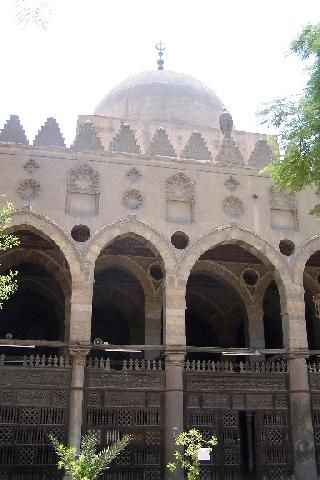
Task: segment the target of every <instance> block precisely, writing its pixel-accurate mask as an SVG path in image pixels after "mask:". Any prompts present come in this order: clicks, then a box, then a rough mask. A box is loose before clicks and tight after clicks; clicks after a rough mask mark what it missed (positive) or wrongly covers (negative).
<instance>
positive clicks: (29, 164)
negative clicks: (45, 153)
mask: <svg viewBox="0 0 320 480" xmlns="http://www.w3.org/2000/svg"><path fill="white" fill-rule="evenodd" d="M23 168H24V169H25V171H26V172H27V173H28V174H29V175H33V174H34V173H35V172H36V171H37V169H38V168H39V164H38V162H36V161H35V160H34V159H33V158H30V159H29V160H27V161H26V163H25V164H24V166H23Z"/></svg>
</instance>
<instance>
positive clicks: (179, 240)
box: [171, 232, 189, 250]
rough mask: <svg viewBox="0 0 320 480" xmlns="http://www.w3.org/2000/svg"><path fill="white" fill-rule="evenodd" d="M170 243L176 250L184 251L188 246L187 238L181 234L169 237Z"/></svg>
mask: <svg viewBox="0 0 320 480" xmlns="http://www.w3.org/2000/svg"><path fill="white" fill-rule="evenodd" d="M171 243H172V245H173V246H174V247H175V248H177V249H178V250H184V249H185V248H186V247H187V246H188V245H189V237H188V235H186V234H185V233H183V232H175V233H174V234H173V235H172V237H171Z"/></svg>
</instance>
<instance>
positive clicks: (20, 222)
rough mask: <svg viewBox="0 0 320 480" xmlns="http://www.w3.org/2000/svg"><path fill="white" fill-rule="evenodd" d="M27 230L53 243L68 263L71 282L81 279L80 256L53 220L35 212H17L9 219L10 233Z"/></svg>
mask: <svg viewBox="0 0 320 480" xmlns="http://www.w3.org/2000/svg"><path fill="white" fill-rule="evenodd" d="M18 230H29V231H31V232H33V233H35V234H37V235H39V236H40V237H43V238H45V239H46V240H48V241H52V242H53V243H55V244H56V245H57V246H58V247H59V248H60V250H61V253H62V254H63V256H64V258H65V259H66V261H67V262H68V265H69V268H70V273H71V278H72V281H73V282H74V281H79V280H81V279H82V277H83V273H82V268H81V256H80V253H79V252H78V250H77V249H76V248H75V246H74V244H73V242H72V240H71V239H70V237H69V236H68V235H67V233H66V232H65V231H64V230H63V229H62V228H61V227H60V226H59V225H58V224H56V223H55V222H54V221H53V220H51V219H50V218H48V217H45V216H44V215H41V214H39V213H36V212H31V211H25V210H20V211H19V210H18V211H16V212H15V213H14V214H13V215H12V217H11V225H10V227H9V229H8V231H9V232H10V233H14V232H16V231H18Z"/></svg>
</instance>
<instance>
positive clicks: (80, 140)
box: [71, 122, 104, 152]
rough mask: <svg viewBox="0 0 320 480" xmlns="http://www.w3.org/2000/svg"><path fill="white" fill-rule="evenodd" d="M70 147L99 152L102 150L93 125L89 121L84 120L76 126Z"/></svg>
mask: <svg viewBox="0 0 320 480" xmlns="http://www.w3.org/2000/svg"><path fill="white" fill-rule="evenodd" d="M71 148H73V149H75V150H89V151H94V152H101V151H103V150H104V149H103V146H102V145H101V141H100V138H99V137H98V135H97V132H96V130H95V128H94V125H93V124H92V123H91V122H85V123H83V124H81V125H79V126H78V129H77V135H76V138H75V139H74V142H73V145H72V147H71Z"/></svg>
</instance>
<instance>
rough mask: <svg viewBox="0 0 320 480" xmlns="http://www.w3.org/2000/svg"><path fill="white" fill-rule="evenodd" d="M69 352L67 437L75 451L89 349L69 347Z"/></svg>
mask: <svg viewBox="0 0 320 480" xmlns="http://www.w3.org/2000/svg"><path fill="white" fill-rule="evenodd" d="M69 352H70V356H71V358H72V377H71V392H70V413H69V432H68V439H69V445H70V446H72V447H75V448H76V449H77V451H79V448H80V441H81V427H82V406H83V387H84V369H85V364H86V356H87V354H88V352H89V350H87V349H83V348H77V349H76V348H70V351H69Z"/></svg>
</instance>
